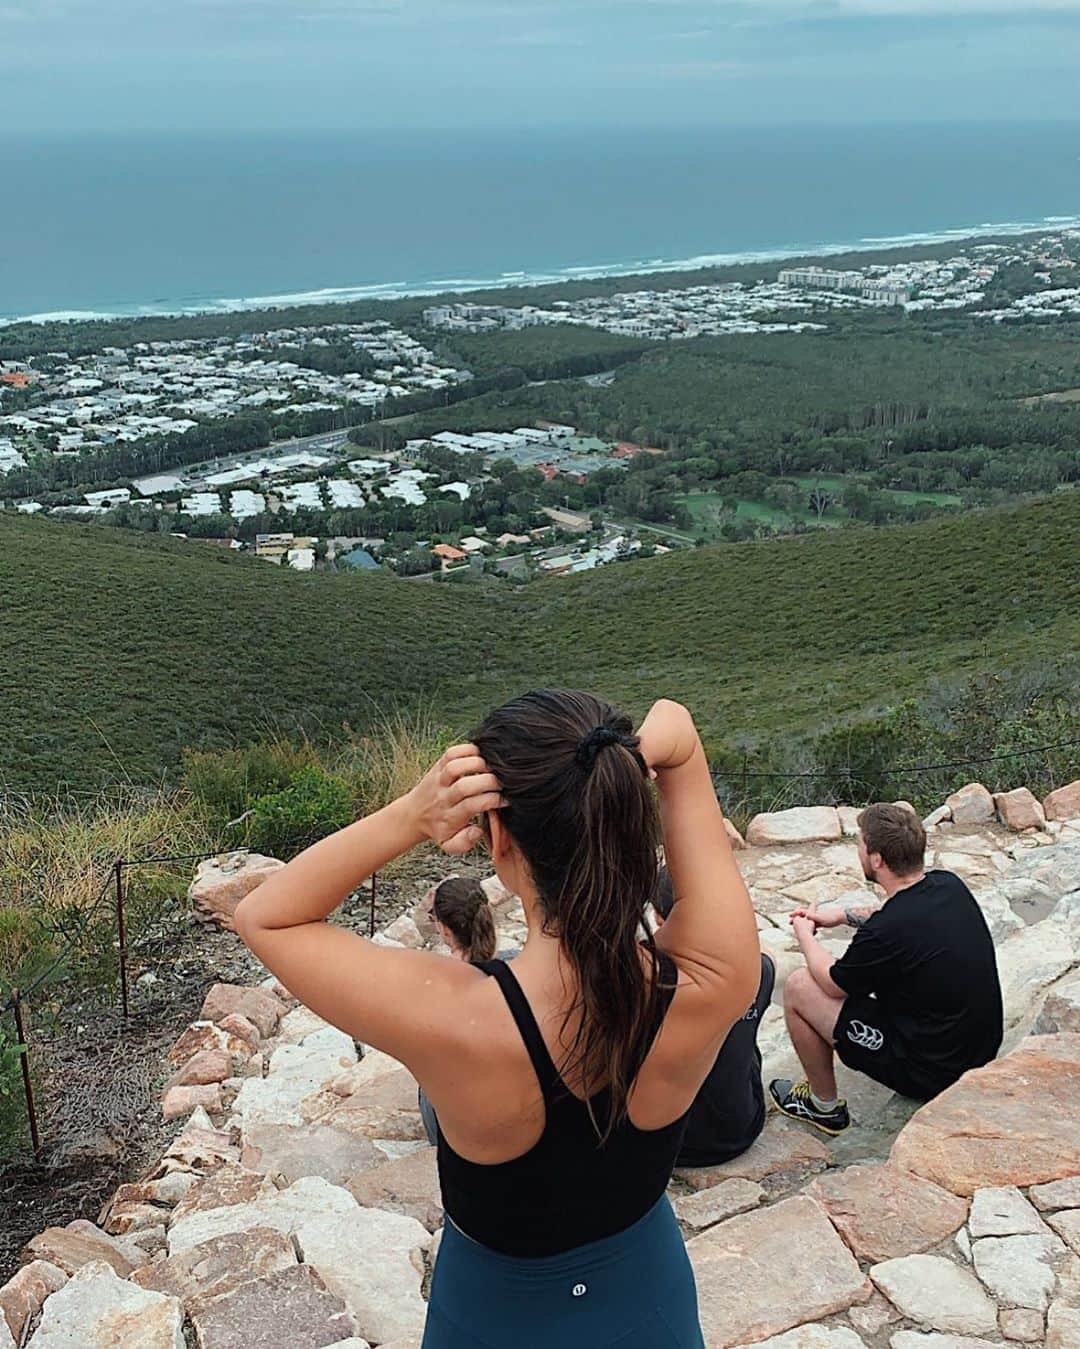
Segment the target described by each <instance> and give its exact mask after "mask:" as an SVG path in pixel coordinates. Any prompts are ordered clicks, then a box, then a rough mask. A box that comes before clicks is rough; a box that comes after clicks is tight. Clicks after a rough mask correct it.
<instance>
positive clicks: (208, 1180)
mask: <svg viewBox="0 0 1080 1349" xmlns="http://www.w3.org/2000/svg"><path fill="white" fill-rule="evenodd" d="M275 1192H276V1191H275V1188H274V1183H273V1181H271V1180H269V1179H268V1178H267V1177H266V1176H265V1175H263V1174H262V1172H260V1171H249V1170H248V1168H247V1167H245V1166H240V1165H238V1164H237V1163H236V1162H224V1163H223V1164H222V1165H221V1166H219V1167H218V1168H217V1170H216V1171H212V1172H211V1173H210V1174H209V1175H208V1176H203V1177H202V1179H201V1180H198V1181H196V1182H195V1184H194V1185H192V1186H191V1188H190V1189H189V1190H188V1191H187V1193H186V1194H184V1195H183V1196H182V1197H181V1198H180V1199H179V1200H178V1202H177V1204H176V1207H175V1208H174V1209H173V1211H172V1219H171V1221H172V1222H174V1223H177V1222H180V1221H181V1219H183V1218H186V1217H188V1215H189V1214H192V1213H203V1212H205V1211H206V1210H207V1209H212V1208H228V1207H229V1205H230V1204H251V1203H254V1201H255V1200H256V1199H261V1198H263V1196H264V1195H268V1194H274V1193H275Z"/></svg>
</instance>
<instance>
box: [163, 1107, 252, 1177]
mask: <svg viewBox="0 0 1080 1349" xmlns="http://www.w3.org/2000/svg"><path fill="white" fill-rule="evenodd" d="M238 1155H239V1153H238V1149H237V1148H236V1146H235V1144H234V1143H233V1140H232V1135H231V1134H229V1133H227V1132H225V1131H224V1130H222V1129H215V1128H214V1127H213V1126H212V1125H211V1123H210V1116H209V1115H208V1114H207V1113H206V1111H205V1110H203V1109H202V1108H201V1107H199V1108H197V1109H196V1110H193V1111H192V1113H191V1118H190V1119H189V1120H188V1122H187V1123H186V1124H185V1125H184V1127H183V1129H182V1130H181V1131H180V1133H179V1134H178V1135H177V1137H176V1138H175V1139H174V1140H173V1142H172V1143H171V1144H170V1145H169V1148H168V1150H167V1151H166V1152H165V1154H164V1155H163V1156H162V1158H161V1161H160V1162H159V1163H158V1164H157V1166H156V1167H155V1169H154V1171H153V1172H152V1175H151V1179H155V1180H156V1179H160V1178H161V1177H162V1176H166V1175H169V1174H170V1173H171V1172H175V1171H180V1172H189V1173H193V1174H195V1175H204V1174H206V1173H207V1172H209V1171H213V1170H215V1169H216V1168H217V1167H219V1166H221V1165H222V1164H223V1163H224V1162H227V1161H235V1160H236V1158H237V1156H238Z"/></svg>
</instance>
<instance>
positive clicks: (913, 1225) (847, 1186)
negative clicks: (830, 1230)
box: [807, 1164, 968, 1264]
mask: <svg viewBox="0 0 1080 1349" xmlns="http://www.w3.org/2000/svg"><path fill="white" fill-rule="evenodd" d="M807 1193H808V1194H809V1195H811V1196H812V1197H813V1198H814V1199H816V1200H817V1201H818V1203H819V1204H821V1206H822V1207H823V1208H824V1209H825V1211H826V1213H827V1214H828V1215H829V1217H830V1218H831V1219H832V1222H833V1225H834V1226H835V1227H836V1229H837V1230H838V1231H839V1233H840V1235H841V1236H842V1237H843V1238H844V1240H845V1241H846V1242H847V1244H848V1245H849V1246H850V1247H851V1249H852V1251H854V1253H855V1255H856V1256H857V1257H858V1258H859V1259H860V1260H868V1261H871V1262H872V1263H874V1264H877V1263H879V1262H881V1261H883V1260H892V1259H894V1258H895V1257H897V1256H901V1255H914V1254H916V1253H917V1252H919V1251H926V1250H929V1249H930V1247H931V1246H936V1245H937V1244H938V1242H940V1241H944V1240H945V1238H946V1237H948V1236H951V1235H952V1233H953V1232H955V1231H956V1230H957V1228H959V1227H962V1226H963V1224H964V1220H965V1219H966V1217H967V1212H968V1206H967V1204H966V1203H965V1202H964V1200H963V1199H959V1198H958V1197H957V1196H956V1195H954V1194H953V1193H952V1192H951V1191H949V1190H943V1189H942V1188H941V1186H939V1185H934V1184H933V1183H932V1182H931V1181H927V1180H924V1179H923V1178H922V1177H921V1176H915V1175H912V1173H911V1172H910V1171H903V1170H901V1169H900V1168H899V1167H896V1166H889V1165H887V1164H886V1165H881V1166H849V1167H846V1168H845V1169H844V1170H843V1171H832V1172H829V1173H827V1174H826V1175H824V1176H819V1177H818V1178H817V1179H816V1180H815V1181H813V1182H812V1184H811V1185H810V1186H809V1187H808V1188H807Z"/></svg>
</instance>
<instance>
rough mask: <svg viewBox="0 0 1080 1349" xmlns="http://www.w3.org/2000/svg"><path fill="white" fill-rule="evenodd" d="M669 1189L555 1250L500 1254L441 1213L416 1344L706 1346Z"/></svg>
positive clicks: (436, 1347) (536, 1348) (587, 1348)
mask: <svg viewBox="0 0 1080 1349" xmlns="http://www.w3.org/2000/svg"><path fill="white" fill-rule="evenodd" d="M704 1343H705V1342H704V1340H703V1339H702V1336H701V1327H700V1325H699V1323H698V1308H697V1290H696V1288H695V1287H694V1274H693V1271H692V1270H691V1268H690V1261H689V1260H688V1259H687V1255H686V1247H685V1245H684V1244H683V1239H682V1233H681V1232H680V1231H679V1225H678V1223H677V1222H676V1221H675V1215H674V1214H673V1213H672V1211H671V1205H670V1204H669V1203H668V1200H667V1196H666V1195H663V1196H662V1197H661V1198H660V1200H659V1201H658V1202H657V1203H656V1204H655V1205H654V1206H653V1207H652V1208H651V1209H650V1210H649V1212H648V1213H646V1214H645V1216H644V1217H643V1218H639V1219H638V1221H637V1222H636V1223H634V1224H633V1226H632V1227H628V1228H626V1230H625V1231H623V1232H617V1233H616V1234H615V1235H614V1236H613V1237H606V1238H605V1239H604V1240H603V1241H594V1242H590V1243H589V1244H588V1245H587V1246H577V1247H575V1248H574V1249H573V1250H570V1251H565V1252H563V1253H562V1254H560V1255H553V1256H545V1257H543V1258H539V1259H523V1258H520V1257H517V1256H510V1255H500V1254H498V1252H496V1251H491V1250H489V1249H488V1248H487V1247H486V1246H481V1245H480V1244H479V1243H478V1242H475V1241H473V1240H472V1239H471V1238H469V1237H467V1236H465V1235H464V1234H463V1233H462V1232H460V1231H459V1230H458V1229H457V1228H456V1227H455V1226H454V1224H453V1223H452V1222H450V1220H449V1219H447V1221H446V1226H445V1228H444V1229H443V1235H442V1244H441V1245H440V1247H439V1255H438V1259H437V1260H436V1262H435V1272H434V1274H433V1275H432V1280H431V1300H430V1304H429V1306H428V1319H427V1328H426V1329H425V1331H424V1340H423V1345H422V1349H552V1346H554V1345H558V1347H559V1349H615V1347H616V1346H617V1349H704Z"/></svg>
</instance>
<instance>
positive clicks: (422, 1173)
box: [345, 1148, 443, 1232]
mask: <svg viewBox="0 0 1080 1349" xmlns="http://www.w3.org/2000/svg"><path fill="white" fill-rule="evenodd" d="M345 1188H346V1189H347V1190H349V1191H350V1192H351V1193H352V1194H353V1195H354V1196H355V1197H356V1199H357V1201H358V1203H360V1204H363V1206H364V1207H365V1208H381V1209H385V1210H386V1211H387V1212H388V1213H404V1214H405V1215H406V1216H407V1217H409V1218H415V1219H416V1220H417V1222H419V1223H423V1225H424V1226H425V1227H426V1228H427V1229H428V1231H429V1232H434V1231H435V1229H436V1228H437V1227H440V1226H441V1225H442V1220H443V1207H442V1195H441V1193H440V1191H439V1175H438V1170H437V1168H436V1165H435V1149H434V1148H419V1149H418V1150H417V1151H416V1152H410V1153H408V1154H406V1156H404V1157H400V1158H398V1160H397V1161H394V1162H386V1163H385V1164H384V1165H383V1166H377V1167H375V1168H373V1169H371V1170H366V1171H362V1172H360V1174H359V1175H356V1176H353V1178H352V1179H351V1180H350V1181H349V1183H348V1184H347V1185H346V1187H345Z"/></svg>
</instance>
